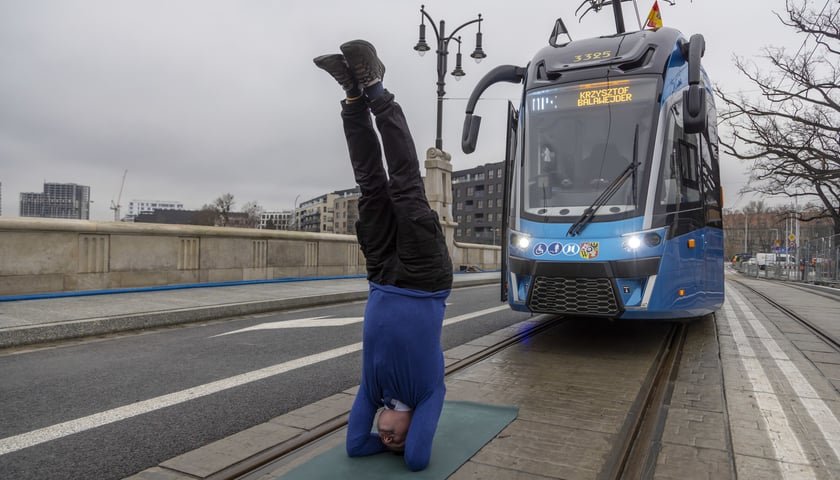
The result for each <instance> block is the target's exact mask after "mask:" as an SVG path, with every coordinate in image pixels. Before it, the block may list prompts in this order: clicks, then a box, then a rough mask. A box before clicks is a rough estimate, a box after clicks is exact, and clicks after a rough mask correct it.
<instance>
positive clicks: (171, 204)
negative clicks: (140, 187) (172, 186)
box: [123, 200, 184, 222]
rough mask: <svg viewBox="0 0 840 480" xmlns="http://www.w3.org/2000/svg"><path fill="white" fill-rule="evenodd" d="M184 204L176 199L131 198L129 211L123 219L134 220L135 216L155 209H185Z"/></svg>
mask: <svg viewBox="0 0 840 480" xmlns="http://www.w3.org/2000/svg"><path fill="white" fill-rule="evenodd" d="M183 209H184V204H183V203H181V202H177V201H174V200H131V201H130V202H128V213H127V214H126V216H125V218H123V220H125V221H127V222H132V221H134V217H136V216H137V215H140V214H141V213H152V212H154V211H155V210H183Z"/></svg>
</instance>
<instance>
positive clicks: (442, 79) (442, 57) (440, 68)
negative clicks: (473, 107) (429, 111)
mask: <svg viewBox="0 0 840 480" xmlns="http://www.w3.org/2000/svg"><path fill="white" fill-rule="evenodd" d="M444 28H446V22H444V21H443V20H441V21H440V29H439V30H438V35H439V38H438V49H437V74H438V80H437V87H438V88H437V129H436V130H435V132H436V134H435V148H437V149H438V150H443V96H444V95H446V90H445V87H446V57H447V55H449V52H448V51H447V50H446V44H447V43H448V40H447V38H446V33H445V32H444Z"/></svg>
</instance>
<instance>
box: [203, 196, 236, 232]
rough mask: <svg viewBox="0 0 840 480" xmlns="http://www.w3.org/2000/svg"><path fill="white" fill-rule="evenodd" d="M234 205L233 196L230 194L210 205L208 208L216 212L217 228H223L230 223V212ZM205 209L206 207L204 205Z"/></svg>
mask: <svg viewBox="0 0 840 480" xmlns="http://www.w3.org/2000/svg"><path fill="white" fill-rule="evenodd" d="M234 203H236V202H235V201H234V200H233V195H232V194H230V193H226V194H224V195H222V196H221V197H219V198H217V199H215V200H213V203H212V204H210V205H209V206H210V208H212V209H213V210H215V211H216V218H217V219H218V223H219V226H221V227H224V226H227V224H228V223H229V221H230V212H231V211H232V210H233V204H234ZM205 207H207V205H205Z"/></svg>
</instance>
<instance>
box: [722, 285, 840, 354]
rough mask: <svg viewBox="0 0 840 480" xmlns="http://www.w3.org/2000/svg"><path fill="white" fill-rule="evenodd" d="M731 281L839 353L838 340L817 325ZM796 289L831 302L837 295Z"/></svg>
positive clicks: (755, 290)
mask: <svg viewBox="0 0 840 480" xmlns="http://www.w3.org/2000/svg"><path fill="white" fill-rule="evenodd" d="M731 281H733V282H735V283H737V284H738V285H739V286H741V287H744V288H745V289H747V290H749V291H750V292H752V293H754V294H756V295H757V296H759V297H760V298H761V299H762V300H764V301H765V302H767V303H768V304H769V305H770V306H772V307H773V308H775V309H777V310H779V311H780V312H782V313H784V314H785V315H786V316H788V317H789V318H791V319H792V320H794V321H795V322H797V323H799V324H800V325H802V326H803V327H805V329H807V330H808V331H809V332H811V333H812V334H814V335H815V336H816V337H817V338H819V339H820V340H822V341H823V342H825V343H826V344H827V345H829V346H831V347H832V348H833V349H834V350H835V351H837V352H838V353H840V339H838V338H836V337H835V336H833V335H831V334H830V333H828V332H826V331H825V330H824V329H823V328H822V327H820V326H819V325H817V324H815V323H814V322H812V321H810V320H808V319H807V318H804V317H802V316H801V315H799V314H797V313H796V312H795V311H793V310H791V309H790V308H788V307H786V306H785V305H782V304H781V303H779V302H777V301H775V300H773V298H771V297H770V296H769V295H767V294H765V293H763V292H761V291H760V290H758V289H755V288H753V287H751V286H749V285H747V284H746V283H744V282H740V281H738V280H731ZM797 289H798V290H801V291H804V292H807V293H810V294H812V295H818V296H821V297H825V298H830V299H832V300H836V299H837V295H830V296H829V295H828V294H824V293H822V292H818V291H814V290H812V289H809V288H802V287H799V288H797Z"/></svg>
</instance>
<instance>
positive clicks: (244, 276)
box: [0, 217, 501, 296]
mask: <svg viewBox="0 0 840 480" xmlns="http://www.w3.org/2000/svg"><path fill="white" fill-rule="evenodd" d="M444 228H445V229H446V230H447V238H449V244H450V254H451V256H452V260H453V265H454V268H455V269H456V270H460V269H462V268H463V267H466V266H469V267H477V268H479V269H482V270H495V269H498V268H499V265H500V261H501V253H500V249H499V247H496V246H488V245H475V244H460V243H458V242H454V241H453V240H452V235H451V230H452V226H451V225H445V227H444ZM364 273H365V263H364V256H363V255H362V253H361V250H360V249H359V245H358V243H357V241H356V237H354V236H352V235H336V234H321V233H306V232H287V231H274V230H255V229H244V228H224V227H202V226H192V225H161V224H148V223H121V222H93V221H82V220H56V219H41V218H13V217H9V218H0V296H8V295H20V294H32V293H50V292H66V291H81V290H101V289H115V288H133V287H149V286H162V285H178V284H193V283H215V282H233V281H243V280H267V279H276V278H295V277H321V276H345V275H359V274H364Z"/></svg>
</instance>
